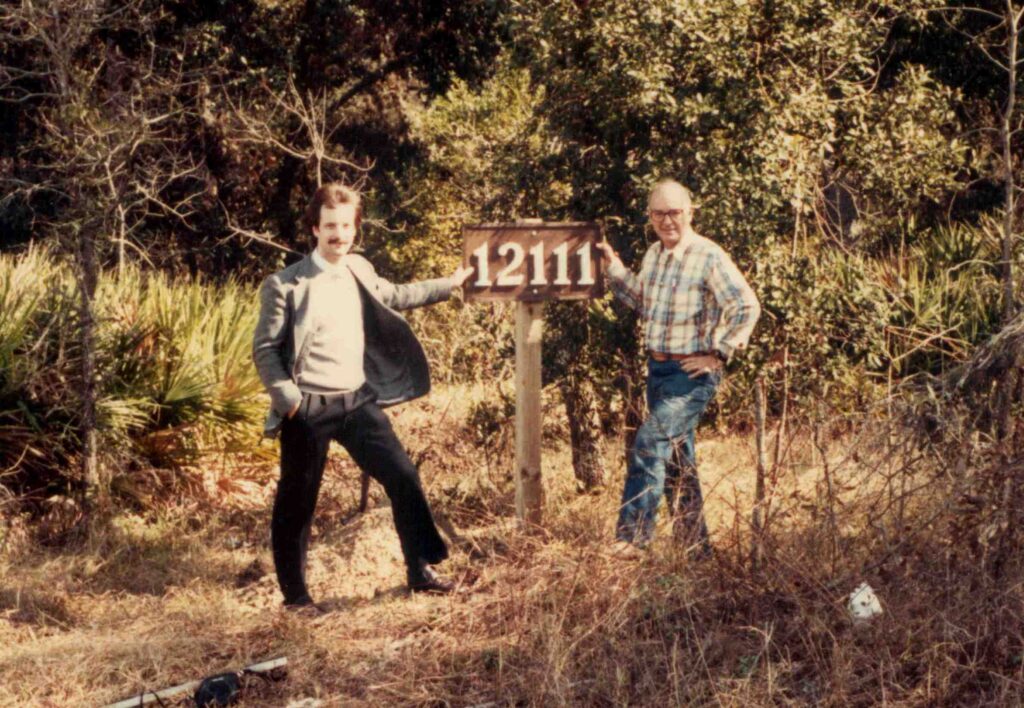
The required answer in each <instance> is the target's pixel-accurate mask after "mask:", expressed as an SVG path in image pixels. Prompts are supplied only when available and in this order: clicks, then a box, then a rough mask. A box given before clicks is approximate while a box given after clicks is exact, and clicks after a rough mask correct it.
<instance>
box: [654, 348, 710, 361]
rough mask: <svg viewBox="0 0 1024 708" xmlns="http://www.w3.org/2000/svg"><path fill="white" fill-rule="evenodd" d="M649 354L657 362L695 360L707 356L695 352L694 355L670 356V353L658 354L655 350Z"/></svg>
mask: <svg viewBox="0 0 1024 708" xmlns="http://www.w3.org/2000/svg"><path fill="white" fill-rule="evenodd" d="M648 353H649V354H650V355H651V358H652V359H654V360H655V361H686V360H687V359H693V358H695V357H698V356H707V354H705V353H704V352H694V353H693V354H669V353H668V352H656V351H654V350H653V349H651V350H649V351H648Z"/></svg>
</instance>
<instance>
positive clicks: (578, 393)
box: [559, 372, 605, 491]
mask: <svg viewBox="0 0 1024 708" xmlns="http://www.w3.org/2000/svg"><path fill="white" fill-rule="evenodd" d="M573 373H574V374H576V373H577V372H573ZM559 388H560V390H561V392H562V401H563V402H564V403H565V412H566V416H567V418H568V421H569V442H570V444H571V445H572V471H573V474H574V475H575V476H576V479H577V480H578V481H579V482H580V484H581V485H582V486H583V489H584V490H585V491H590V490H592V489H594V488H596V487H599V486H601V485H602V484H604V479H605V469H604V460H603V459H602V458H601V416H600V414H599V407H598V399H597V395H596V393H595V391H594V384H593V382H592V381H591V380H590V377H588V376H586V375H582V376H581V375H572V376H569V377H566V379H565V380H564V381H563V383H562V384H561V386H560V387H559Z"/></svg>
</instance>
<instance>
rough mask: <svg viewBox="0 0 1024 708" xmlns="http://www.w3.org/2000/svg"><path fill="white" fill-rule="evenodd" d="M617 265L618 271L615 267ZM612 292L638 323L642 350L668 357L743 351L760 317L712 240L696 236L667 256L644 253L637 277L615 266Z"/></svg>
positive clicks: (658, 249) (658, 251) (656, 249)
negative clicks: (635, 314)
mask: <svg viewBox="0 0 1024 708" xmlns="http://www.w3.org/2000/svg"><path fill="white" fill-rule="evenodd" d="M616 266H617V267H616ZM607 274H608V280H609V284H610V285H611V288H612V292H613V293H615V295H616V296H617V297H618V298H619V299H620V300H622V301H623V302H624V303H626V305H628V306H629V307H631V308H633V309H634V310H636V311H637V312H639V313H640V316H641V317H642V318H643V326H644V337H645V338H646V341H647V348H648V349H650V350H652V351H656V352H664V353H667V354H695V353H698V352H707V353H710V352H714V351H719V352H721V353H722V354H724V355H725V356H726V358H730V357H732V355H733V354H734V353H735V352H736V351H737V350H739V349H743V348H744V347H745V346H746V345H747V340H749V339H750V334H751V332H752V331H753V330H754V324H755V323H756V322H757V318H758V317H759V316H760V314H761V305H760V304H759V303H758V301H757V296H756V295H754V291H753V290H752V289H751V287H750V285H749V284H748V283H747V281H746V279H745V278H744V277H743V274H742V273H740V271H739V268H737V267H736V264H735V263H733V262H732V259H731V258H729V256H728V254H727V253H726V252H725V251H724V250H722V248H721V246H719V245H718V244H716V243H715V242H714V241H711V240H709V239H706V238H704V237H703V236H699V235H697V234H695V233H691V234H689V235H687V236H686V237H685V238H684V239H683V240H682V241H681V242H680V243H679V244H677V245H676V247H675V248H674V249H672V250H671V251H666V250H665V249H664V248H663V247H662V244H661V242H660V241H659V242H657V243H655V244H654V245H652V246H651V247H650V248H649V249H647V253H646V254H645V255H644V259H643V262H642V263H641V265H640V273H639V275H637V274H634V273H632V272H630V271H629V270H628V269H626V267H625V266H621V265H618V264H615V266H609V267H608V270H607Z"/></svg>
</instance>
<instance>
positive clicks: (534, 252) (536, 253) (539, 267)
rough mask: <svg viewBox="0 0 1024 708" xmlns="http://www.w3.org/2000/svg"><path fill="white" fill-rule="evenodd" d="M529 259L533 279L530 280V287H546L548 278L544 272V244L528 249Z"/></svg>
mask: <svg viewBox="0 0 1024 708" xmlns="http://www.w3.org/2000/svg"><path fill="white" fill-rule="evenodd" d="M530 257H531V258H533V277H532V278H530V285H547V284H548V276H547V274H546V273H545V272H544V244H543V243H538V244H537V245H535V246H533V247H532V248H531V249H530Z"/></svg>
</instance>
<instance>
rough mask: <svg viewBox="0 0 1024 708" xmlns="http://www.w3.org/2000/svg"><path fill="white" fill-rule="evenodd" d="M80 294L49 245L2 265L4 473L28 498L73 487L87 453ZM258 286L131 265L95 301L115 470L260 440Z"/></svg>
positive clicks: (103, 418) (103, 406)
mask: <svg viewBox="0 0 1024 708" xmlns="http://www.w3.org/2000/svg"><path fill="white" fill-rule="evenodd" d="M78 302H79V301H78V297H77V292H76V289H75V284H74V278H73V276H72V274H71V271H70V268H69V267H68V266H67V264H64V263H61V262H59V261H58V260H56V259H55V258H54V257H53V256H52V255H51V254H49V253H47V252H46V251H43V250H39V249H32V250H29V251H28V252H27V253H25V254H23V255H21V256H18V257H14V256H10V255H8V256H3V257H0V365H2V366H0V466H2V468H3V469H5V470H7V471H8V473H9V475H10V476H9V477H8V478H7V479H5V480H4V481H3V483H5V484H7V485H8V486H10V487H12V488H14V489H16V490H17V491H19V492H26V491H30V490H37V491H39V490H54V489H58V488H67V486H68V485H69V484H72V483H73V479H74V472H73V470H75V469H76V464H75V459H76V457H77V455H78V454H79V451H80V440H79V433H78V425H79V415H80V405H79V396H78V393H77V386H76V382H77V381H79V380H80V378H79V377H80V373H79V372H80V370H81V350H80V346H79V340H78V329H77V321H78V319H77V316H78ZM257 314H258V311H257V301H256V295H255V292H254V291H253V290H252V288H250V287H247V286H243V285H242V284H240V283H238V282H236V281H233V280H229V281H227V282H226V283H224V284H221V285H213V284H209V283H205V282H203V281H200V280H184V281H180V280H179V281H178V282H172V281H171V280H170V279H168V278H167V277H166V276H164V275H162V274H159V273H145V272H142V271H140V270H138V269H135V268H131V267H129V268H126V269H125V270H124V271H123V272H122V273H121V275H120V276H115V275H113V274H104V275H103V276H102V277H101V279H100V283H99V287H98V289H97V297H96V320H97V331H96V338H97V341H96V370H97V378H98V410H97V425H98V433H99V436H100V446H99V449H100V451H101V455H103V457H104V460H105V462H106V463H108V464H111V465H114V464H115V463H117V464H116V467H117V468H118V470H126V469H128V467H129V466H126V465H125V464H124V463H125V462H127V461H130V460H137V461H141V462H144V463H146V464H157V465H179V464H184V463H188V462H190V461H193V460H194V459H195V458H196V456H197V455H198V454H200V453H202V452H203V451H204V450H208V449H210V448H211V447H212V446H216V447H217V448H218V449H226V448H228V447H230V446H231V445H232V444H233V443H234V442H236V441H237V440H239V438H240V435H241V434H242V433H243V431H249V434H253V432H254V431H253V430H252V428H251V424H253V423H255V422H256V421H257V420H258V419H259V416H260V415H261V413H262V410H263V405H264V404H263V400H262V386H261V384H260V382H259V379H258V377H257V375H256V371H255V368H254V367H253V365H252V361H251V356H250V348H251V342H252V332H253V329H254V327H255V323H256V317H257Z"/></svg>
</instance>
